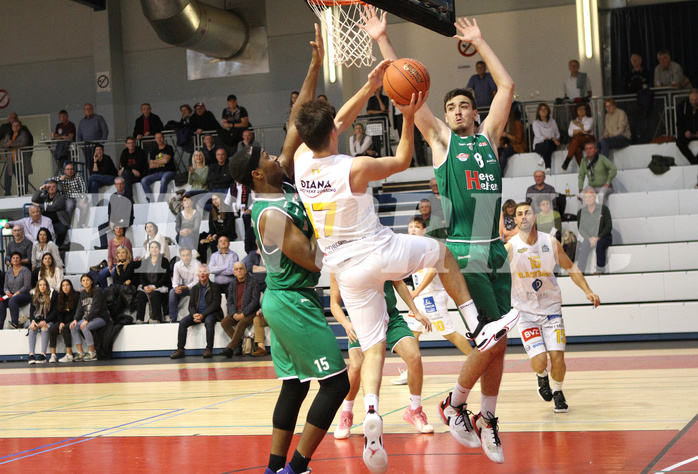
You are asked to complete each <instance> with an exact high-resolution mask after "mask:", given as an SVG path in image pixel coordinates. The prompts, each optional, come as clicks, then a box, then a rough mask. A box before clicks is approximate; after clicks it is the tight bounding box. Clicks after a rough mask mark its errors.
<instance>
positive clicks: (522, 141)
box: [497, 107, 526, 176]
mask: <svg viewBox="0 0 698 474" xmlns="http://www.w3.org/2000/svg"><path fill="white" fill-rule="evenodd" d="M497 153H498V155H499V167H500V168H501V169H502V176H504V171H506V169H507V162H508V161H509V158H511V157H512V156H514V155H515V154H517V153H526V137H525V135H524V126H523V122H522V121H521V120H520V119H519V117H518V112H517V109H516V108H514V107H512V108H511V109H510V110H509V118H508V119H507V123H506V125H505V126H504V131H503V132H502V136H501V137H500V138H499V147H498V148H497Z"/></svg>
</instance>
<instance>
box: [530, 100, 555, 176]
mask: <svg viewBox="0 0 698 474" xmlns="http://www.w3.org/2000/svg"><path fill="white" fill-rule="evenodd" d="M532 128H533V151H534V152H536V153H538V154H539V155H540V156H541V158H540V161H539V162H538V165H539V166H545V172H546V173H549V172H550V168H551V167H552V158H553V152H554V151H555V150H557V147H559V146H560V130H558V128H557V122H555V120H553V119H552V117H551V116H550V107H548V104H546V103H541V104H538V109H537V110H536V120H535V121H534V122H533V126H532Z"/></svg>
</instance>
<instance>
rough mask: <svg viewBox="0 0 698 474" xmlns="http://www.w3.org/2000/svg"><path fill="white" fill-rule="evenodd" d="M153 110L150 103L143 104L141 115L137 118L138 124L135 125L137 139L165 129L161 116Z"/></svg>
mask: <svg viewBox="0 0 698 474" xmlns="http://www.w3.org/2000/svg"><path fill="white" fill-rule="evenodd" d="M151 112H152V109H151V107H150V104H143V105H141V116H140V117H138V118H137V119H136V125H135V126H134V127H133V136H134V137H136V140H140V139H141V138H144V137H150V136H153V135H155V134H156V133H159V132H162V131H163V130H164V129H165V127H164V126H163V125H162V120H160V117H158V116H157V115H155V114H153V113H151Z"/></svg>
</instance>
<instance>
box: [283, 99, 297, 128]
mask: <svg viewBox="0 0 698 474" xmlns="http://www.w3.org/2000/svg"><path fill="white" fill-rule="evenodd" d="M297 99H298V91H293V92H291V96H290V97H289V99H288V109H287V110H286V120H285V121H284V132H286V131H288V119H289V118H290V117H291V110H292V109H293V104H295V103H296V100H297Z"/></svg>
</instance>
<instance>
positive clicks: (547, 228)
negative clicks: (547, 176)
mask: <svg viewBox="0 0 698 474" xmlns="http://www.w3.org/2000/svg"><path fill="white" fill-rule="evenodd" d="M538 208H539V209H540V212H539V213H538V214H536V228H537V229H538V231H539V232H543V233H544V234H552V235H553V236H554V237H555V238H556V239H558V240H559V239H560V235H561V230H562V219H561V217H560V213H559V212H557V211H555V210H553V204H552V201H551V200H550V198H549V197H548V196H546V195H545V194H543V195H541V196H540V197H539V198H538Z"/></svg>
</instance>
